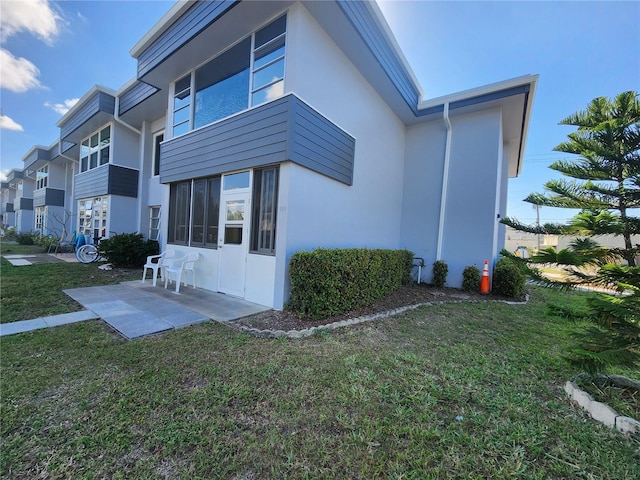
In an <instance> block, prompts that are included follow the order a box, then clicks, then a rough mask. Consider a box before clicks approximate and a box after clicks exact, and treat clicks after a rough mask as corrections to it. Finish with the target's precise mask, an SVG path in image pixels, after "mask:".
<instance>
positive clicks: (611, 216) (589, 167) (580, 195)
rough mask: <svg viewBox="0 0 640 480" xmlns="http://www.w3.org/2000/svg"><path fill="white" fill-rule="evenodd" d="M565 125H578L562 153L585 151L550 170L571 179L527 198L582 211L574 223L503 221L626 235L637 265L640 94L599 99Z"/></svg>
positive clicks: (544, 229) (545, 229) (629, 256)
mask: <svg viewBox="0 0 640 480" xmlns="http://www.w3.org/2000/svg"><path fill="white" fill-rule="evenodd" d="M560 125H573V126H576V127H578V129H577V130H576V131H575V132H572V133H570V134H569V135H568V137H569V140H568V141H566V142H563V143H561V144H560V145H558V146H557V147H556V148H555V149H554V150H556V151H558V152H564V153H570V154H575V155H580V157H579V158H576V159H575V160H573V159H572V160H559V161H556V162H554V163H553V164H552V165H551V166H550V168H551V169H553V170H556V171H558V172H560V173H561V174H562V175H564V176H566V177H569V178H570V179H569V180H566V179H560V180H551V181H548V182H547V183H545V189H546V190H547V193H545V194H540V193H534V194H531V195H529V196H528V197H527V198H526V199H525V201H526V202H529V203H532V204H535V205H542V206H548V207H560V208H577V209H581V210H582V212H581V213H580V214H579V215H578V216H577V217H576V218H574V219H573V221H572V222H571V223H570V224H568V225H560V224H546V225H544V226H541V227H536V226H529V225H524V224H521V223H520V222H518V221H517V220H515V219H511V218H507V219H505V221H504V222H503V223H505V224H507V225H510V226H512V227H514V228H516V229H517V230H521V231H528V232H532V233H541V234H547V233H549V234H572V233H578V234H580V235H601V234H612V235H621V236H622V237H623V239H624V248H623V249H620V250H619V252H618V253H619V254H620V256H622V257H623V258H625V259H626V260H627V262H628V263H629V265H630V266H635V265H636V262H635V256H636V255H637V253H638V252H639V251H640V247H639V246H637V245H636V246H634V245H633V244H632V240H631V236H632V235H634V234H638V233H640V218H637V217H634V216H632V215H630V209H634V208H640V98H639V95H638V93H637V92H633V91H629V92H624V93H621V94H619V95H618V96H616V97H615V98H614V99H612V100H609V99H607V98H605V97H598V98H596V99H594V100H592V101H591V103H589V105H588V106H587V109H586V110H584V111H581V112H577V113H574V114H573V115H570V116H568V117H567V118H565V119H564V120H562V121H561V122H560Z"/></svg>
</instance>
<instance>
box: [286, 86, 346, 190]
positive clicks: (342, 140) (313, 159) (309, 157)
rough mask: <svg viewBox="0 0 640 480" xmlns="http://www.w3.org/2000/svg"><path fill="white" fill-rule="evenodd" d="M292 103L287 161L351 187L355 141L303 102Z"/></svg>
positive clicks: (297, 100)
mask: <svg viewBox="0 0 640 480" xmlns="http://www.w3.org/2000/svg"><path fill="white" fill-rule="evenodd" d="M293 98H295V97H293ZM295 100H296V101H295V102H292V105H293V108H292V110H293V115H292V133H291V142H290V151H289V160H291V161H293V162H295V163H298V164H300V165H302V166H304V167H307V168H309V169H311V170H314V171H316V172H318V173H321V174H323V175H326V176H328V177H330V178H333V179H335V180H338V181H340V182H342V183H346V184H347V185H351V184H352V183H353V159H354V156H355V139H354V138H353V137H352V136H350V135H348V134H347V133H346V132H344V131H343V130H341V129H340V128H339V127H337V126H336V125H334V124H333V123H331V122H330V121H328V120H327V119H326V118H325V117H323V116H322V115H321V114H320V113H318V112H317V111H315V110H314V109H312V108H311V107H309V106H308V105H306V104H305V103H304V102H302V101H300V100H299V99H297V98H296V99H295Z"/></svg>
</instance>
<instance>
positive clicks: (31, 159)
mask: <svg viewBox="0 0 640 480" xmlns="http://www.w3.org/2000/svg"><path fill="white" fill-rule="evenodd" d="M23 160H24V168H29V167H30V166H31V165H33V164H34V163H35V162H37V161H38V160H44V161H49V160H50V156H49V150H47V149H44V148H36V149H34V150H33V151H32V152H31V153H30V154H29V155H28V156H27V157H25V158H24V159H23Z"/></svg>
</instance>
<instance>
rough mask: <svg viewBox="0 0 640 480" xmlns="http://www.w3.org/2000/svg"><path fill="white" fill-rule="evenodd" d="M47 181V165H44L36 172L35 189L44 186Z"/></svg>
mask: <svg viewBox="0 0 640 480" xmlns="http://www.w3.org/2000/svg"><path fill="white" fill-rule="evenodd" d="M48 182H49V166H48V165H45V166H44V167H42V168H39V169H38V171H37V172H36V190H39V189H41V188H46V186H47V184H48Z"/></svg>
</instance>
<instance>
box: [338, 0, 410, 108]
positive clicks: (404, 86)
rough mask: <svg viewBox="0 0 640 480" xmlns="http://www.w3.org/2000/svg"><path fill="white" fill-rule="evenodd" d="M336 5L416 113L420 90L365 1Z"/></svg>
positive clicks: (342, 0)
mask: <svg viewBox="0 0 640 480" xmlns="http://www.w3.org/2000/svg"><path fill="white" fill-rule="evenodd" d="M338 5H339V6H340V8H341V9H342V11H343V12H344V13H345V15H346V16H347V18H348V19H349V21H350V22H351V24H352V25H353V26H354V28H355V29H356V31H357V32H358V34H359V35H360V36H361V37H362V39H363V40H364V42H365V43H366V44H367V46H368V47H369V49H370V50H371V53H372V54H373V56H374V57H375V58H376V60H378V62H379V63H380V66H381V67H382V68H383V70H384V71H385V73H386V74H387V76H388V77H389V78H390V79H391V81H392V82H393V84H394V85H395V86H396V88H397V89H398V91H399V92H400V95H402V98H403V99H404V100H405V102H407V105H408V106H409V108H411V110H413V112H414V113H415V114H416V115H417V108H416V107H417V104H418V99H419V97H420V92H419V91H418V90H417V89H416V87H415V85H414V84H413V81H412V80H411V77H410V76H409V74H408V72H407V70H406V69H405V68H404V65H403V63H402V61H401V60H400V59H399V58H398V56H397V55H396V53H395V51H394V50H393V48H392V47H391V45H390V44H389V43H388V42H387V41H386V39H385V37H384V35H383V31H382V29H381V28H380V27H379V26H378V23H377V21H376V20H375V18H374V17H373V15H372V14H371V12H370V10H369V7H368V6H367V5H366V2H362V1H355V0H348V1H344V0H339V1H338Z"/></svg>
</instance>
